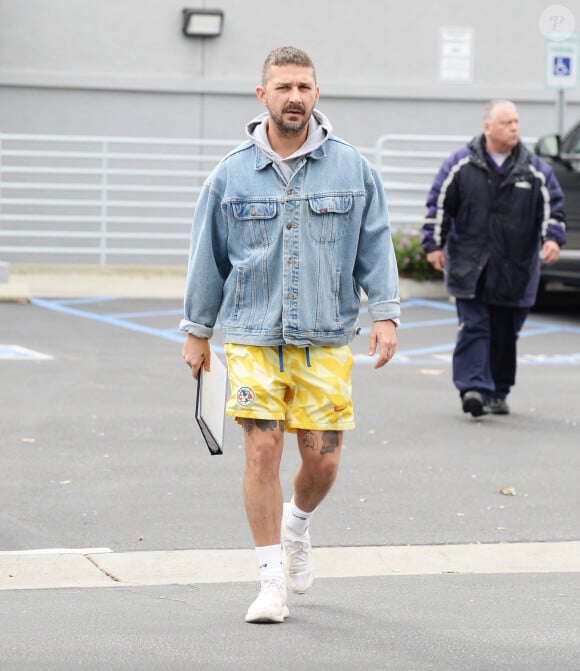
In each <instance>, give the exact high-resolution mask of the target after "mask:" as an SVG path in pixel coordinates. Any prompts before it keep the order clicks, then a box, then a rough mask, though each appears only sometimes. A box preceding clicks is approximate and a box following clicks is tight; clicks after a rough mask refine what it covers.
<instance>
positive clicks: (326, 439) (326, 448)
mask: <svg viewBox="0 0 580 671" xmlns="http://www.w3.org/2000/svg"><path fill="white" fill-rule="evenodd" d="M337 447H338V433H337V432H336V431H323V432H322V447H321V449H320V454H328V453H329V452H334V450H336V448H337Z"/></svg>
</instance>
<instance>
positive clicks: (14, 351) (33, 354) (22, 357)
mask: <svg viewBox="0 0 580 671" xmlns="http://www.w3.org/2000/svg"><path fill="white" fill-rule="evenodd" d="M0 359H4V360H11V361H50V360H52V359H54V357H52V356H50V355H49V354H43V353H42V352H37V351H35V350H33V349H28V348H27V347H21V346H20V345H1V344H0Z"/></svg>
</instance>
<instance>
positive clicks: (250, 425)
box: [242, 417, 284, 433]
mask: <svg viewBox="0 0 580 671" xmlns="http://www.w3.org/2000/svg"><path fill="white" fill-rule="evenodd" d="M242 427H243V428H244V431H245V432H246V433H252V431H254V430H255V429H260V431H274V430H275V429H276V427H279V429H280V431H284V421H283V420H281V419H253V418H251V417H243V418H242Z"/></svg>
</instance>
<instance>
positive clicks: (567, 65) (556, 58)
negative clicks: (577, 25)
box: [545, 33, 580, 89]
mask: <svg viewBox="0 0 580 671" xmlns="http://www.w3.org/2000/svg"><path fill="white" fill-rule="evenodd" d="M545 47H546V60H545V71H546V86H549V87H550V88H556V89H574V88H576V87H577V86H578V53H579V51H580V49H579V41H578V33H572V35H570V37H568V38H567V39H565V40H550V39H546V42H545Z"/></svg>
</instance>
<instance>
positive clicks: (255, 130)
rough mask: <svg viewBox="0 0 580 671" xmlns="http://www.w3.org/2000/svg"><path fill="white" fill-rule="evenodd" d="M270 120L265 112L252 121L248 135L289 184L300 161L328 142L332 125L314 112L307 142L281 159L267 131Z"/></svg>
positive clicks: (320, 114) (247, 131)
mask: <svg viewBox="0 0 580 671" xmlns="http://www.w3.org/2000/svg"><path fill="white" fill-rule="evenodd" d="M269 118H270V115H269V113H268V112H264V113H262V114H260V115H259V116H257V117H256V118H255V119H252V120H251V121H250V122H249V123H248V125H247V126H246V134H247V136H248V138H249V139H250V140H251V141H252V142H253V143H254V144H255V145H256V147H258V148H259V149H260V150H261V151H263V152H264V153H265V154H266V156H269V157H270V158H271V159H272V161H273V162H274V165H275V166H276V167H277V168H278V172H279V173H280V175H281V176H282V178H283V179H284V180H285V182H286V183H288V181H289V180H290V177H292V174H293V173H294V170H295V169H296V165H297V164H298V163H299V161H300V159H301V158H303V157H304V156H307V155H308V154H310V152H312V151H314V150H315V149H318V147H320V146H321V145H322V144H324V143H325V142H326V139H327V137H328V136H329V135H330V133H332V125H331V124H330V121H329V120H328V118H327V117H326V116H325V115H324V114H322V112H319V111H318V110H316V109H315V110H313V111H312V116H311V117H310V119H309V121H308V136H307V137H306V141H305V142H304V144H303V145H302V146H301V147H300V148H299V149H298V150H297V151H295V152H294V153H293V154H291V155H290V156H287V157H286V158H281V157H280V156H278V154H277V153H276V152H275V151H274V150H273V149H272V147H271V146H270V141H269V140H268V133H267V129H268V123H269Z"/></svg>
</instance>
